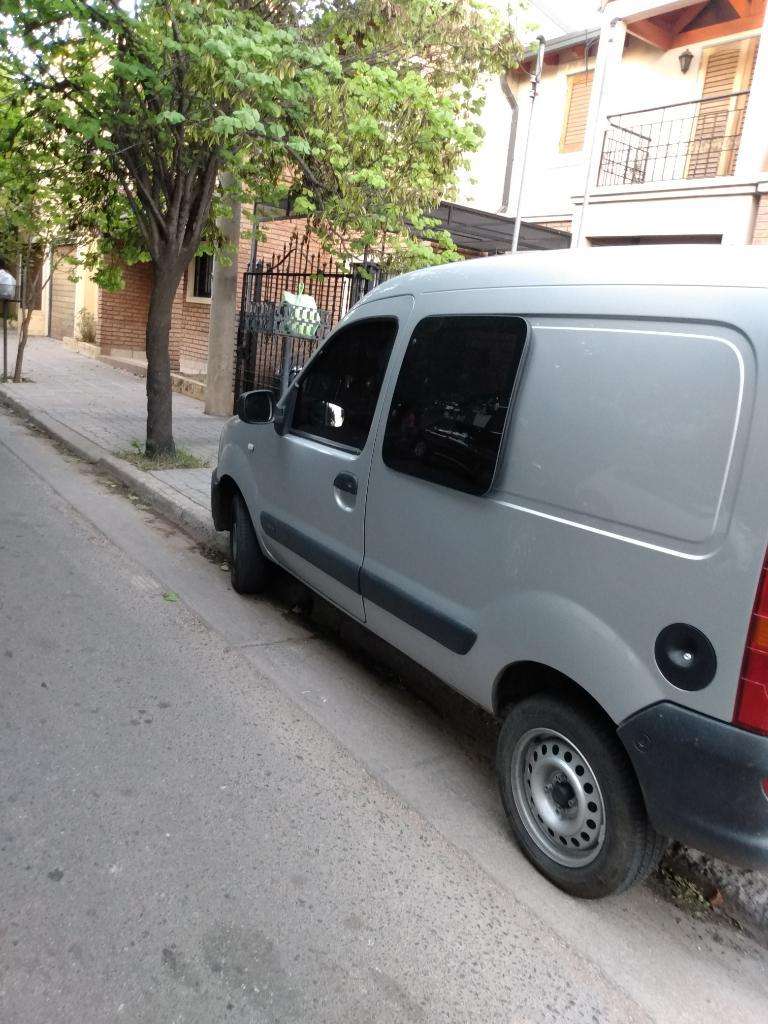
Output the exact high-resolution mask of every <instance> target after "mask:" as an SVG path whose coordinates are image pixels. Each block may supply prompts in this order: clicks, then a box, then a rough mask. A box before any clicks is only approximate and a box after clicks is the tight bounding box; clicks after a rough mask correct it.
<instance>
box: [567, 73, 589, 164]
mask: <svg viewBox="0 0 768 1024" xmlns="http://www.w3.org/2000/svg"><path fill="white" fill-rule="evenodd" d="M592 74H593V73H592V72H591V71H586V72H584V71H581V72H580V73H579V74H577V75H569V76H568V94H567V96H566V100H565V118H564V119H563V131H562V134H561V135H560V152H561V153H576V152H578V150H580V149H581V148H582V147H583V145H584V134H585V132H586V130H587V115H588V114H589V98H590V96H591V95H592Z"/></svg>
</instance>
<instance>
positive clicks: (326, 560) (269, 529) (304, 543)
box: [260, 512, 360, 594]
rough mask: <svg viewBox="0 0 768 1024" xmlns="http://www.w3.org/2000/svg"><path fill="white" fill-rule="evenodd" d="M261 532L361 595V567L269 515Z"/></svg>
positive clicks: (266, 515) (262, 524)
mask: <svg viewBox="0 0 768 1024" xmlns="http://www.w3.org/2000/svg"><path fill="white" fill-rule="evenodd" d="M260 520H261V528H262V529H263V530H264V533H266V535H267V536H268V537H271V538H272V540H274V541H277V543H278V544H282V545H283V547H286V548H288V549H289V550H290V551H293V553H294V554H295V555H298V556H299V557H300V558H304V559H306V560H307V561H308V562H311V563H312V565H314V566H315V567H316V568H318V569H320V570H322V572H325V573H327V574H328V575H329V576H331V577H332V578H333V579H335V580H338V582H339V583H342V584H343V585H344V586H345V587H349V589H350V590H354V591H355V593H357V594H359V593H360V565H359V563H357V562H353V561H352V560H351V559H349V558H344V556H343V555H339V554H337V553H336V552H335V551H332V550H331V549H330V548H329V547H328V546H327V545H325V544H321V543H320V542H319V541H316V540H313V539H312V538H311V537H308V536H307V535H306V534H305V533H302V532H301V531H300V530H295V529H294V528H293V527H292V526H288V524H287V523H283V522H281V520H279V519H275V517H274V516H271V515H269V513H267V512H262V513H261V516H260Z"/></svg>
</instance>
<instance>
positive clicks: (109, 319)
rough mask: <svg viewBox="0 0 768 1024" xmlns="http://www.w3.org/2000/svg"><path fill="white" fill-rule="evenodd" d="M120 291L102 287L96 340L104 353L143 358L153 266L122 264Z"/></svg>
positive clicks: (146, 264)
mask: <svg viewBox="0 0 768 1024" xmlns="http://www.w3.org/2000/svg"><path fill="white" fill-rule="evenodd" d="M123 276H124V278H125V284H124V286H123V288H122V289H121V290H120V291H119V292H108V291H105V290H104V289H103V288H99V304H98V316H97V321H98V322H97V326H96V342H97V344H98V345H99V346H100V347H101V351H102V352H103V353H105V355H121V354H122V355H126V356H128V357H132V358H141V357H142V356H143V354H144V348H145V336H146V330H147V311H148V310H149V295H150V291H151V289H152V267H151V266H150V265H149V264H148V263H136V264H134V265H133V266H131V267H124V268H123Z"/></svg>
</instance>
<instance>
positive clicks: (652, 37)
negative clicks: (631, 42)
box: [627, 18, 673, 50]
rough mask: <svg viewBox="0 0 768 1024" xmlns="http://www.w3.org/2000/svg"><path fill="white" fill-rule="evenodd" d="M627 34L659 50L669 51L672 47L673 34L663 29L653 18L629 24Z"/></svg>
mask: <svg viewBox="0 0 768 1024" xmlns="http://www.w3.org/2000/svg"><path fill="white" fill-rule="evenodd" d="M627 32H629V34H630V35H633V36H636V37H637V38H638V39H642V40H643V42H645V43H650V44H651V46H655V47H657V49H659V50H669V49H671V47H672V39H673V36H672V33H671V32H670V31H668V30H667V29H665V28H662V27H661V25H659V24H658V22H655V21H653V19H652V18H642V19H641V20H640V21H630V22H627Z"/></svg>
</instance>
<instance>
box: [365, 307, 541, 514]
mask: <svg viewBox="0 0 768 1024" xmlns="http://www.w3.org/2000/svg"><path fill="white" fill-rule="evenodd" d="M527 336H528V325H527V324H526V322H525V320H522V319H521V318H520V317H517V316H430V317H426V318H425V319H424V320H421V321H420V322H419V323H418V324H417V325H416V329H415V330H414V332H413V335H412V336H411V340H410V342H409V343H408V348H407V350H406V353H405V358H404V359H403V364H402V366H401V368H400V375H399V376H398V379H397V385H396V387H395V393H394V396H393V398H392V406H391V408H390V410H389V416H388V418H387V427H386V433H385V434H384V446H383V451H382V454H383V457H384V462H385V463H386V465H387V466H389V467H390V469H395V470H397V471H398V472H400V473H407V474H408V475H409V476H415V477H418V478H419V479H420V480H429V481H430V482H431V483H434V484H441V485H442V486H443V487H452V488H454V489H455V490H457V491H465V492H467V493H468V494H485V493H486V491H488V490H489V488H490V487H491V484H492V483H493V477H494V474H495V471H496V463H497V461H498V458H499V452H500V450H501V440H502V436H503V434H504V427H505V424H506V421H507V411H508V409H509V406H510V403H511V401H512V389H513V386H514V383H515V378H516V376H517V371H518V367H519V366H520V360H521V357H522V354H523V348H524V346H525V342H526V339H527Z"/></svg>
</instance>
